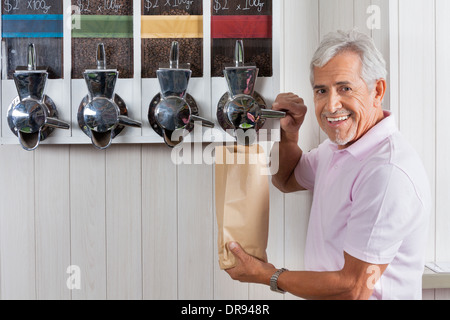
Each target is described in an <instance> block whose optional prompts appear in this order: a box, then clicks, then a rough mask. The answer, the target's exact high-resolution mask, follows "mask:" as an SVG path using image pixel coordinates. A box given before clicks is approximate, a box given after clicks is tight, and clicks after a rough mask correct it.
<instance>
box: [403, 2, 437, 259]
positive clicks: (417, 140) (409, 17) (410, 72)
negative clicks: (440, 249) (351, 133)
mask: <svg viewBox="0 0 450 320" xmlns="http://www.w3.org/2000/svg"><path fill="white" fill-rule="evenodd" d="M418 21H421V23H417V22H418ZM399 35H400V36H399V40H400V46H399V47H400V52H399V55H400V57H401V59H399V78H400V87H399V103H400V104H399V111H398V112H399V114H398V115H397V116H398V117H399V119H400V131H401V132H402V133H403V134H404V135H405V137H406V138H407V139H408V140H409V142H411V144H412V145H413V147H414V148H415V150H416V151H417V152H418V153H419V155H420V157H421V159H422V161H423V163H424V166H425V169H426V171H427V173H428V177H429V179H430V184H431V188H432V194H433V199H434V198H435V182H436V178H435V175H436V171H435V166H436V86H435V84H436V59H435V57H436V43H435V7H434V1H431V2H430V1H423V0H408V1H407V0H400V1H399ZM419 75H420V76H419ZM419 79H420V80H419ZM432 219H433V221H432V222H431V228H432V229H431V233H430V240H429V247H428V256H427V259H428V260H433V259H434V258H435V257H434V250H435V249H434V248H435V244H434V232H435V231H434V230H433V229H434V208H433V215H432Z"/></svg>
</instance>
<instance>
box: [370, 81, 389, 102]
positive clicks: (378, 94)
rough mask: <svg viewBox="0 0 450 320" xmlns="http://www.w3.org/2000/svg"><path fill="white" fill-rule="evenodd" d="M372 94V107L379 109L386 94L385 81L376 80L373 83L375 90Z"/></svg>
mask: <svg viewBox="0 0 450 320" xmlns="http://www.w3.org/2000/svg"><path fill="white" fill-rule="evenodd" d="M373 94H374V107H377V108H378V107H379V108H381V106H382V103H383V99H384V95H385V94H386V80H385V79H378V80H377V81H376V82H375V88H374V89H373Z"/></svg>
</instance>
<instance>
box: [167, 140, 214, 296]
mask: <svg viewBox="0 0 450 320" xmlns="http://www.w3.org/2000/svg"><path fill="white" fill-rule="evenodd" d="M201 150H202V149H201V148H200V154H201V152H202V151H201ZM195 152H196V151H195V150H194V147H193V148H192V156H193V157H194V153H195ZM197 152H198V150H197ZM193 159H194V158H193ZM166 161H169V159H167V160H166ZM192 161H194V160H192ZM192 163H193V162H192ZM212 181H213V168H212V166H210V165H206V164H192V165H191V164H182V165H180V166H179V167H178V183H177V190H178V191H177V192H178V201H177V206H178V261H177V263H178V298H179V299H182V300H190V299H194V300H197V299H211V298H212V297H213V292H214V290H213V278H214V263H215V261H216V257H213V252H214V248H213V246H214V245H215V243H216V240H215V239H214V234H213V232H214V225H213V223H214V219H213V215H214V212H213V204H212V202H213V192H214V187H213V184H212Z"/></svg>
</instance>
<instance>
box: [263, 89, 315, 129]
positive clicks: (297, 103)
mask: <svg viewBox="0 0 450 320" xmlns="http://www.w3.org/2000/svg"><path fill="white" fill-rule="evenodd" d="M272 109H273V110H276V111H284V112H286V118H284V119H281V129H282V130H283V131H284V132H286V133H295V134H298V132H299V130H300V127H301V126H302V124H303V122H304V120H305V116H306V113H307V111H308V108H307V107H306V106H305V102H304V101H303V99H302V98H300V97H299V96H297V95H295V94H293V93H282V94H280V95H278V97H277V98H276V100H275V102H274V104H273V105H272Z"/></svg>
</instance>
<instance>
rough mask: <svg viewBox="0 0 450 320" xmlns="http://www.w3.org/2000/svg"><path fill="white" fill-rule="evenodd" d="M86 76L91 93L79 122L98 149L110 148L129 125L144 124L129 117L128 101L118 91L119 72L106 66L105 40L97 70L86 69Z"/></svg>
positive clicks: (80, 114)
mask: <svg viewBox="0 0 450 320" xmlns="http://www.w3.org/2000/svg"><path fill="white" fill-rule="evenodd" d="M83 75H84V80H85V81H86V85H87V88H88V91H89V94H88V95H87V96H85V97H84V99H83V101H82V102H81V104H80V107H79V109H78V124H79V126H80V128H81V130H83V132H84V133H85V134H86V135H87V136H88V137H90V138H91V141H92V144H93V145H94V146H95V147H96V148H98V149H101V150H102V149H106V148H108V147H109V146H110V145H111V143H112V140H113V139H114V138H115V137H117V136H118V135H119V134H120V133H121V132H122V130H123V129H124V128H125V127H135V128H140V127H141V123H140V122H138V121H135V120H132V119H130V118H129V117H128V110H127V106H126V104H125V101H123V99H122V98H121V97H120V96H119V95H118V94H116V93H115V92H114V89H115V86H116V81H117V78H118V77H119V72H118V71H117V70H116V69H107V68H106V57H105V47H104V45H103V43H100V44H99V45H98V48H97V69H91V70H86V71H85V72H84V74H83Z"/></svg>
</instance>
